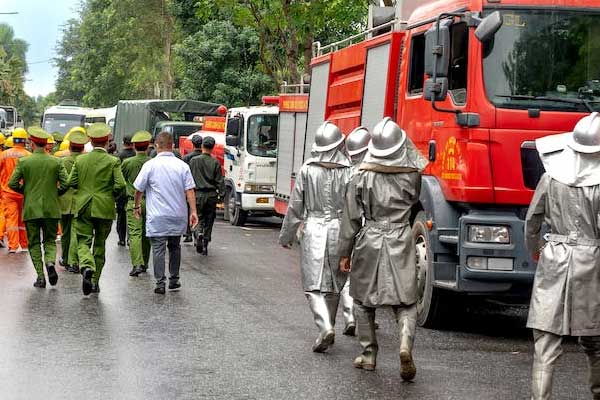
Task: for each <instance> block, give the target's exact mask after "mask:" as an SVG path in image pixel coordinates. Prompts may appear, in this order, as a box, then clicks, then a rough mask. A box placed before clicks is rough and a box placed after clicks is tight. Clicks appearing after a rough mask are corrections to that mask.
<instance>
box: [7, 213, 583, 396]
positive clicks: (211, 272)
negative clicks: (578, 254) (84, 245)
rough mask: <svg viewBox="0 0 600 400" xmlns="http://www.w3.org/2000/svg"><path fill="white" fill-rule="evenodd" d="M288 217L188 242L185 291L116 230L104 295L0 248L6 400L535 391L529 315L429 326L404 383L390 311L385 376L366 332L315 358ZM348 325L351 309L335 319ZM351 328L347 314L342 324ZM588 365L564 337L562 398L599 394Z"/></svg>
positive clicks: (220, 227)
mask: <svg viewBox="0 0 600 400" xmlns="http://www.w3.org/2000/svg"><path fill="white" fill-rule="evenodd" d="M277 234H278V226H277V220H272V221H271V220H270V221H269V222H267V223H264V222H263V221H258V222H256V223H253V224H251V225H249V226H248V227H247V228H244V229H241V228H235V227H231V226H229V225H228V224H225V223H224V222H223V221H218V222H217V226H216V229H215V234H214V238H213V240H214V242H213V243H214V244H213V246H212V248H211V254H210V255H209V257H208V258H204V257H201V256H199V255H197V254H196V253H195V251H194V249H193V248H192V247H191V246H189V245H185V246H184V250H183V260H184V261H183V267H182V273H181V278H182V284H183V287H182V290H180V291H178V292H170V293H167V295H166V296H160V295H155V294H154V293H153V288H154V283H153V279H152V277H151V276H150V275H149V274H146V275H143V276H141V277H140V278H130V277H129V276H128V272H129V263H128V261H129V260H128V252H127V250H126V249H124V248H120V247H117V246H116V238H115V237H114V235H113V236H111V240H110V246H109V248H108V250H107V255H108V262H107V266H106V268H105V270H104V273H103V276H102V280H101V282H100V284H101V289H102V292H101V293H100V294H99V295H91V296H89V297H83V296H82V294H81V277H80V276H79V275H73V274H69V273H66V272H64V271H62V269H61V270H60V271H59V272H60V280H59V283H58V285H57V286H56V287H54V288H50V287H49V288H47V289H45V290H40V289H34V288H33V287H32V284H33V281H34V278H35V274H34V271H33V267H32V266H31V263H30V261H29V259H28V255H27V254H26V253H23V254H16V255H11V256H9V255H7V254H6V250H4V249H2V250H0V307H1V308H0V309H1V310H2V311H1V313H0V352H1V356H0V383H1V385H0V399H2V400H13V399H24V400H25V399H27V400H30V399H48V400H50V399H61V400H62V399H89V400H92V399H106V400H107V399H127V400H129V399H132V400H133V399H140V400H141V399H144V400H149V399H287V400H295V399H357V400H363V399H419V400H426V399H432V400H433V399H435V400H438V399H448V400H449V399H453V400H482V399H499V400H500V399H501V400H511V399H526V398H528V393H529V378H530V365H531V351H532V346H531V340H530V333H529V332H528V331H527V330H525V329H524V328H523V326H524V314H525V312H524V311H523V310H518V309H516V310H515V309H512V310H510V311H509V312H503V311H501V310H494V311H490V310H486V309H477V310H475V311H474V313H473V314H469V315H467V316H462V317H460V319H459V320H458V321H457V322H455V323H453V324H451V325H450V326H449V327H448V328H447V329H445V330H443V331H434V330H427V329H419V331H418V333H417V339H416V345H415V346H416V347H415V358H416V363H417V367H418V374H417V378H416V380H415V382H414V383H408V384H407V383H402V382H401V381H400V379H399V361H398V356H397V352H396V348H397V344H398V338H397V334H396V328H395V323H394V322H393V319H392V314H391V312H389V311H387V310H383V311H380V312H379V313H378V316H377V320H378V321H379V323H380V326H381V328H380V330H379V331H378V332H379V343H380V356H379V358H378V365H377V371H376V372H374V373H370V372H365V371H360V370H356V369H354V368H353V367H352V359H353V358H354V356H355V355H356V354H357V352H358V351H359V347H358V343H357V341H356V339H355V338H349V337H345V336H343V335H341V332H340V328H341V327H338V335H337V337H336V343H335V345H334V346H333V348H331V349H330V350H329V352H328V353H327V354H313V353H312V352H311V351H310V346H311V344H312V341H313V339H314V336H315V334H316V329H315V327H314V324H313V322H312V318H311V315H310V312H309V310H308V307H307V305H306V302H305V299H304V296H303V294H302V291H301V285H300V273H299V269H298V255H297V253H296V251H295V250H292V251H286V250H283V249H280V248H279V247H278V246H277V244H276V238H277ZM338 321H341V315H340V316H339V317H338ZM340 325H341V323H340ZM585 381H586V363H585V357H584V355H583V354H582V353H581V352H580V351H579V348H578V346H577V345H576V343H575V342H570V343H568V344H567V345H566V346H565V354H564V356H563V358H562V359H561V361H560V365H559V369H558V373H557V376H556V378H555V398H556V399H573V400H576V399H588V398H589V396H588V394H587V393H588V392H587V388H586V386H585Z"/></svg>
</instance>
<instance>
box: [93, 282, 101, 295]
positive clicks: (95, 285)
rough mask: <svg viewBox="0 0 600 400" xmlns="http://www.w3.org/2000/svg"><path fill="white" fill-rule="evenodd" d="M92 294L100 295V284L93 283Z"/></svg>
mask: <svg viewBox="0 0 600 400" xmlns="http://www.w3.org/2000/svg"><path fill="white" fill-rule="evenodd" d="M92 293H100V284H98V283H92Z"/></svg>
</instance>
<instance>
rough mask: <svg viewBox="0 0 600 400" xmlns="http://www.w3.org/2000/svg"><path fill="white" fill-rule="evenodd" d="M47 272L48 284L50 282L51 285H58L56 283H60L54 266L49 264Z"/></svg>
mask: <svg viewBox="0 0 600 400" xmlns="http://www.w3.org/2000/svg"><path fill="white" fill-rule="evenodd" d="M46 272H48V282H50V285H51V286H54V285H56V282H58V274H57V273H56V268H54V264H52V263H47V264H46Z"/></svg>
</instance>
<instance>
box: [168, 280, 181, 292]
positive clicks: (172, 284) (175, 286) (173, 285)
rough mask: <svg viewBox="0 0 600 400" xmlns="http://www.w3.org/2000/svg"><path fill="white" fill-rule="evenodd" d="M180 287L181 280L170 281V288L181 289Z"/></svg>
mask: <svg viewBox="0 0 600 400" xmlns="http://www.w3.org/2000/svg"><path fill="white" fill-rule="evenodd" d="M180 287H181V283H179V281H177V282H171V283H169V290H175V289H179V288H180Z"/></svg>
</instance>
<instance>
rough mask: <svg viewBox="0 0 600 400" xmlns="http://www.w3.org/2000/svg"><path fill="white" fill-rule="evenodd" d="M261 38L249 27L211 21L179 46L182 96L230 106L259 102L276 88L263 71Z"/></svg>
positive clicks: (180, 91)
mask: <svg viewBox="0 0 600 400" xmlns="http://www.w3.org/2000/svg"><path fill="white" fill-rule="evenodd" d="M258 42H259V38H258V35H257V34H256V32H255V31H254V30H253V29H252V28H249V27H244V28H236V27H235V26H233V24H232V23H230V22H226V21H211V22H208V23H206V24H205V25H204V26H203V27H202V29H201V30H200V31H199V32H197V33H195V34H193V35H191V36H189V37H187V38H186V39H185V40H184V41H183V43H181V45H179V46H177V47H176V54H177V55H178V57H179V59H180V64H181V80H180V89H179V94H180V97H185V98H191V99H199V100H207V101H212V102H215V103H222V104H227V105H228V106H238V105H249V104H256V103H257V102H258V100H259V99H260V98H261V96H262V95H264V94H269V93H272V92H273V91H274V90H275V88H274V86H273V83H272V81H271V80H270V78H269V77H268V76H267V75H266V74H265V73H264V72H262V70H261V69H260V66H259V65H258V62H259V50H258V48H259V45H258Z"/></svg>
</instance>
